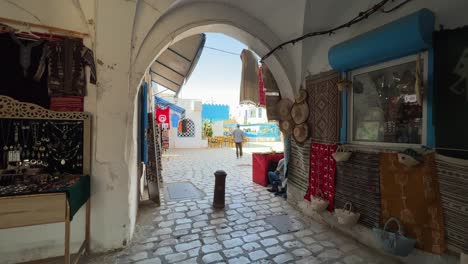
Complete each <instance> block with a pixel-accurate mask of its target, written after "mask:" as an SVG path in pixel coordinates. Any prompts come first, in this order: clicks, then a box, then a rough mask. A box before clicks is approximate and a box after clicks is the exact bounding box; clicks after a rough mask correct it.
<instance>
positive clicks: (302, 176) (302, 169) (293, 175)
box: [288, 137, 310, 193]
mask: <svg viewBox="0 0 468 264" xmlns="http://www.w3.org/2000/svg"><path fill="white" fill-rule="evenodd" d="M290 148H291V155H290V156H289V161H288V182H289V183H291V184H293V185H294V186H296V187H298V188H299V189H300V190H302V191H304V193H305V192H306V191H307V188H308V186H309V162H310V161H309V159H310V141H306V142H305V143H304V145H300V144H297V143H296V141H295V140H294V139H293V138H292V137H291V146H290Z"/></svg>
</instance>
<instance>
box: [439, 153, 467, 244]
mask: <svg viewBox="0 0 468 264" xmlns="http://www.w3.org/2000/svg"><path fill="white" fill-rule="evenodd" d="M436 165H437V178H438V180H439V185H440V195H441V199H442V207H443V210H444V216H445V226H446V233H447V244H448V245H451V246H453V247H456V248H458V249H460V250H461V251H463V252H465V253H466V252H468V160H462V159H456V158H450V157H446V156H442V155H436Z"/></svg>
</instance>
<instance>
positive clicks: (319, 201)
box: [310, 189, 330, 212]
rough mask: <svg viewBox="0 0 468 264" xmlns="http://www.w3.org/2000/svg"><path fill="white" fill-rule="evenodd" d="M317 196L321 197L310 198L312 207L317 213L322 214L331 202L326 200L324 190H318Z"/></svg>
mask: <svg viewBox="0 0 468 264" xmlns="http://www.w3.org/2000/svg"><path fill="white" fill-rule="evenodd" d="M317 195H319V196H312V195H311V196H310V207H311V208H312V210H314V211H316V212H322V211H324V210H325V209H327V207H328V204H329V203H330V202H329V201H328V200H326V199H325V198H324V196H323V192H322V190H320V189H318V192H317Z"/></svg>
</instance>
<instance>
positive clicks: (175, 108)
mask: <svg viewBox="0 0 468 264" xmlns="http://www.w3.org/2000/svg"><path fill="white" fill-rule="evenodd" d="M154 100H155V101H156V104H158V105H161V106H169V108H171V110H172V111H174V112H177V113H179V114H180V115H182V116H183V115H185V109H184V108H182V107H180V106H178V105H175V104H173V103H171V102H169V101H167V100H164V99H162V98H161V97H157V96H155V97H154Z"/></svg>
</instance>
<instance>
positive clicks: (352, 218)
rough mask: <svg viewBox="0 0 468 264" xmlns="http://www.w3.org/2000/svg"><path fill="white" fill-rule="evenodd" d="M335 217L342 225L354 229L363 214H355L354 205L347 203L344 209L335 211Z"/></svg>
mask: <svg viewBox="0 0 468 264" xmlns="http://www.w3.org/2000/svg"><path fill="white" fill-rule="evenodd" d="M335 216H336V218H337V220H338V223H339V224H340V225H342V226H346V227H352V226H354V225H355V224H356V223H357V221H358V220H359V217H360V216H361V214H360V213H354V212H353V206H352V204H351V203H350V202H346V203H345V205H344V206H343V208H342V209H335Z"/></svg>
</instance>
